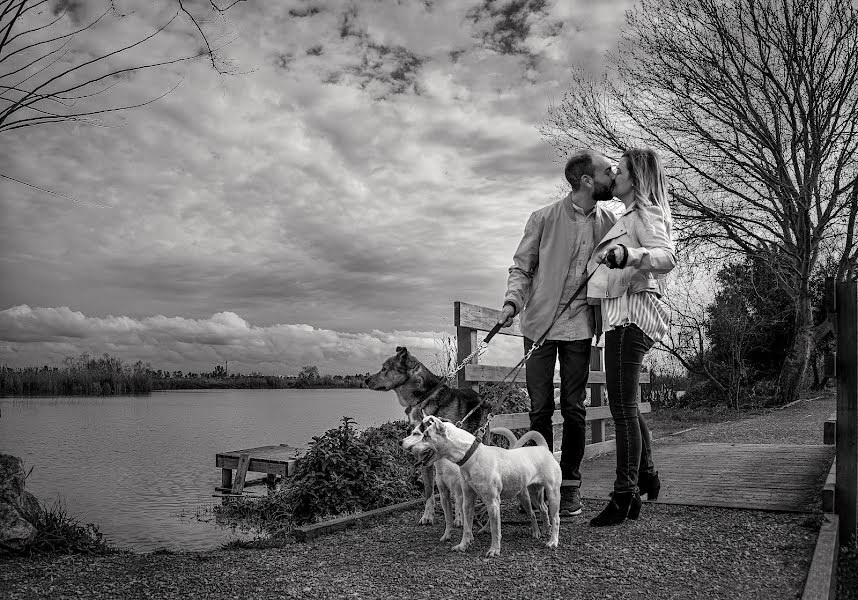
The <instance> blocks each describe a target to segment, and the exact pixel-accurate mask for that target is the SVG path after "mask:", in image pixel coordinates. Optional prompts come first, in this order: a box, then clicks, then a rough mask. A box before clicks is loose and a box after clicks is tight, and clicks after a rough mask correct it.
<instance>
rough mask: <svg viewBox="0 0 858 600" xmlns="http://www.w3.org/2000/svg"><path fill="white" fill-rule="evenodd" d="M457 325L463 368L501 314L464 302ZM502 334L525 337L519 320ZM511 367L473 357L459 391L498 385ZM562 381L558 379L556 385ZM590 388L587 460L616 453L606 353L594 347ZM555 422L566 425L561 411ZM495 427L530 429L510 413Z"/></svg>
mask: <svg viewBox="0 0 858 600" xmlns="http://www.w3.org/2000/svg"><path fill="white" fill-rule="evenodd" d="M453 311H454V322H455V325H456V342H457V349H456V352H457V357H456V364H457V365H458V364H461V361H462V360H464V358H465V357H466V356H468V355H469V354H471V352H473V351H474V350H475V349H476V347H477V344H479V343H480V340H481V339H482V338H483V337H484V335H485V334H484V333H483V332H486V331H490V330H491V329H492V327H494V326H495V324H496V323H497V320H498V315H499V314H500V311H498V310H495V309H491V308H486V307H484V306H478V305H476V304H467V303H465V302H455V303H454V304H453ZM500 334H503V335H511V336H515V337H518V338H521V337H522V334H521V329H520V327H519V321H518V317H516V318H515V319H514V321H513V324H512V325H511V326H510V327H507V328H504V329H501V330H500V333H499V335H500ZM523 355H524V343H523V342H522V356H523ZM511 368H512V366H497V365H483V364H480V363H479V357H474V358H473V359H472V360H471V362H470V363H469V364H467V365H466V366H465V368H464V369H462V370H461V371H459V374H458V378H459V380H458V385H459V387H460V388H464V387H472V388H474V389H476V390H479V386H480V384H481V383H491V382H498V381H501V380H503V379H504V376H505V375H506V374H507V373H509V371H510V369H511ZM525 376H526V370H525V368H522V369H521V371H519V373H518V375H517V376H516V377H515V379H514V380H511V379H508V380H507V381H515V382H517V383H523V382H524V381H525ZM558 381H559V380H558V379H555V383H557V382H558ZM649 381H650V378H649V373H641V383H642V384H643V383H649ZM588 385H589V387H590V406H589V407H588V408H587V422H588V423H589V424H590V443H589V444H587V448H586V450H585V454H584V457H585V458H589V457H592V456H596V455H598V454H604V453H606V452H613V451H614V450H615V449H616V441H615V440H606V439H605V424H606V422H607V421H608V419H610V418H611V413H610V409H609V408H608V406H606V405H605V404H606V402H605V399H606V397H607V394H606V393H605V371H604V361H603V349H602V348H599V347H593V350H592V353H591V356H590V377H589V379H588ZM638 408H639V410H640V411H641V412H642V413H647V412H650V410H651V406H650V404H649V402H641V403H640V404H639V407H638ZM552 422H553V423H554V424H555V425H557V424H560V423H562V422H563V417H562V416H561V415H560V411H559V410H556V411H554V417H553V418H552ZM492 427H506V428H507V429H528V428H530V417H529V416H528V414H527V413H526V412H524V413H510V414H501V415H495V416H494V419H492Z"/></svg>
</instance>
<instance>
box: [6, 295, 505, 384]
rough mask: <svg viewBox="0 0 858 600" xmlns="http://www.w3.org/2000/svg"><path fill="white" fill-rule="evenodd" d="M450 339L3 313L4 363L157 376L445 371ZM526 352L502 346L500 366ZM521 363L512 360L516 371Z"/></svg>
mask: <svg viewBox="0 0 858 600" xmlns="http://www.w3.org/2000/svg"><path fill="white" fill-rule="evenodd" d="M445 335H446V334H445V333H444V332H431V331H428V332H425V331H423V332H421V331H387V332H384V331H378V330H372V331H367V332H362V333H344V332H339V331H332V330H329V329H319V328H316V327H313V326H311V325H286V324H275V325H270V326H267V327H257V326H254V325H251V324H250V323H248V322H247V321H246V320H245V319H243V318H241V317H240V316H238V315H237V314H235V313H232V312H222V313H218V314H214V315H212V316H211V317H209V318H207V319H187V318H183V317H165V316H162V315H156V316H153V317H146V318H143V319H131V318H129V317H114V316H108V317H105V318H97V317H88V316H86V315H84V314H83V313H80V312H77V311H73V310H71V309H69V308H67V307H59V308H38V307H37V308H31V307H29V306H27V305H21V306H14V307H12V308H8V309H6V310H3V311H0V356H2V357H3V359H4V360H5V362H6V364H9V365H10V366H29V365H42V364H53V365H57V364H60V363H61V362H62V361H63V359H64V358H66V357H68V356H78V355H79V354H81V353H84V352H87V353H89V354H90V355H95V356H98V355H101V354H102V353H104V352H108V353H109V354H111V355H113V356H117V357H119V358H121V359H122V360H124V361H126V362H130V363H133V362H136V361H138V360H141V361H143V362H148V363H151V365H152V367H153V368H154V369H159V368H161V369H165V370H175V369H176V368H182V369H183V370H193V371H202V372H209V371H212V370H213V369H214V366H215V365H217V364H220V365H223V364H225V362H226V361H229V365H230V367H229V368H230V370H231V371H232V372H244V373H249V372H251V371H257V372H261V373H274V374H283V375H290V374H291V375H294V374H297V373H298V372H299V371H300V370H301V368H302V367H303V366H304V365H315V366H317V367H319V370H320V372H322V373H368V372H375V371H377V370H378V369H379V368H380V366H381V363H382V362H383V360H384V359H385V358H387V357H388V356H390V355H392V354H393V353H394V352H395V350H396V347H397V346H406V347H407V348H408V349H409V351H411V352H412V353H414V355H415V356H417V357H419V358H420V359H421V360H423V361H424V362H425V364H426V365H427V366H429V367H430V368H432V369H433V370H434V371H435V372H437V373H441V372H442V371H443V367H442V365H445V364H446V362H445V354H444V340H445ZM519 352H520V348H519V344H512V345H511V344H509V343H507V344H503V343H501V344H496V347H495V348H494V354H493V355H490V356H492V358H494V359H495V360H496V361H500V363H499V364H506V361H509V360H513V358H514V357H515V356H516V354H517V353H519ZM514 362H515V360H513V363H514Z"/></svg>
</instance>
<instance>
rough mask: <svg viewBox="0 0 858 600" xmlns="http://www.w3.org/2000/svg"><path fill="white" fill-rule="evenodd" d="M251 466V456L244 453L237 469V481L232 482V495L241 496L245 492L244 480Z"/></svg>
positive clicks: (239, 459)
mask: <svg viewBox="0 0 858 600" xmlns="http://www.w3.org/2000/svg"><path fill="white" fill-rule="evenodd" d="M249 465H250V454H248V453H247V452H244V453H243V454H242V455H241V456H240V457H239V458H238V467H237V468H236V469H235V479H233V481H232V493H233V494H240V493H242V492H243V491H244V478H245V477H246V476H247V467H248V466H249Z"/></svg>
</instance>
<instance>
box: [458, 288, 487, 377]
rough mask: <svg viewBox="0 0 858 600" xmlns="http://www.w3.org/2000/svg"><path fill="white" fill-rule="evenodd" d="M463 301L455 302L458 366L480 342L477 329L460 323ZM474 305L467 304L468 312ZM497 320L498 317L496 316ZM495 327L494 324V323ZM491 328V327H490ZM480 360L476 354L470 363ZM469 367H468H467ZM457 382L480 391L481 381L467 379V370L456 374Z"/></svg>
mask: <svg viewBox="0 0 858 600" xmlns="http://www.w3.org/2000/svg"><path fill="white" fill-rule="evenodd" d="M462 305H463V303H462V302H455V303H453V320H454V322H455V323H456V366H457V367H458V366H459V365H461V364H462V361H464V360H465V357H466V356H470V354H471V352H473V351H474V350H475V349H476V348H477V344H479V340H478V339H477V331H476V330H475V329H472V328H469V327H465V326H461V325H459V323H460V321H461V320H462V316H461V311H462ZM468 306H472V305H470V304H466V305H465V307H466V309H465V310H466V313H467V307H468ZM495 319H496V320H497V317H495ZM492 327H494V325H492ZM489 329H491V327H490V328H489ZM477 362H479V356H475V357H474V358H472V359H471V361H470V363H469V365H470V364H476V363H477ZM466 368H467V367H466ZM456 383H457V385H458V387H459V388H460V389H468V388H470V389H474V390H477V391H479V389H480V385H479V383H473V382H470V381H468V380H467V378H466V377H465V370H464V369H462V370H460V371H459V372H458V373H457V374H456Z"/></svg>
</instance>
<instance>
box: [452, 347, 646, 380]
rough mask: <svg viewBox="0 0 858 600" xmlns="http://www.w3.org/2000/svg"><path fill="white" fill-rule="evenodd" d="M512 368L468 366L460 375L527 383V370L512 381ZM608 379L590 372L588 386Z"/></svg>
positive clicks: (643, 378)
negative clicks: (510, 374)
mask: <svg viewBox="0 0 858 600" xmlns="http://www.w3.org/2000/svg"><path fill="white" fill-rule="evenodd" d="M461 356H467V354H461ZM511 368H512V367H503V366H496V365H474V364H468V365H466V366H465V368H464V369H462V370H461V371H459V374H460V375H461V374H462V373H464V375H463V376H462V380H463V381H466V382H494V381H504V378H505V377H506V381H515V382H516V383H524V382H525V381H527V379H526V378H525V377H526V373H527V368H526V367H522V368H521V370H520V371H518V374H517V375H516V377H515V379H512V378H511V376H508V375H509V372H510V369H511ZM606 381H607V380H606V377H605V372H604V371H590V376H589V377H588V378H587V383H588V384H593V383H602V384H603V383H605V382H606ZM640 382H641V383H649V382H650V374H649V373H647V372H645V371H644V372H642V373H641V381H640ZM554 383H555V384H559V383H560V377H559V376H556V377H555V378H554Z"/></svg>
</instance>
